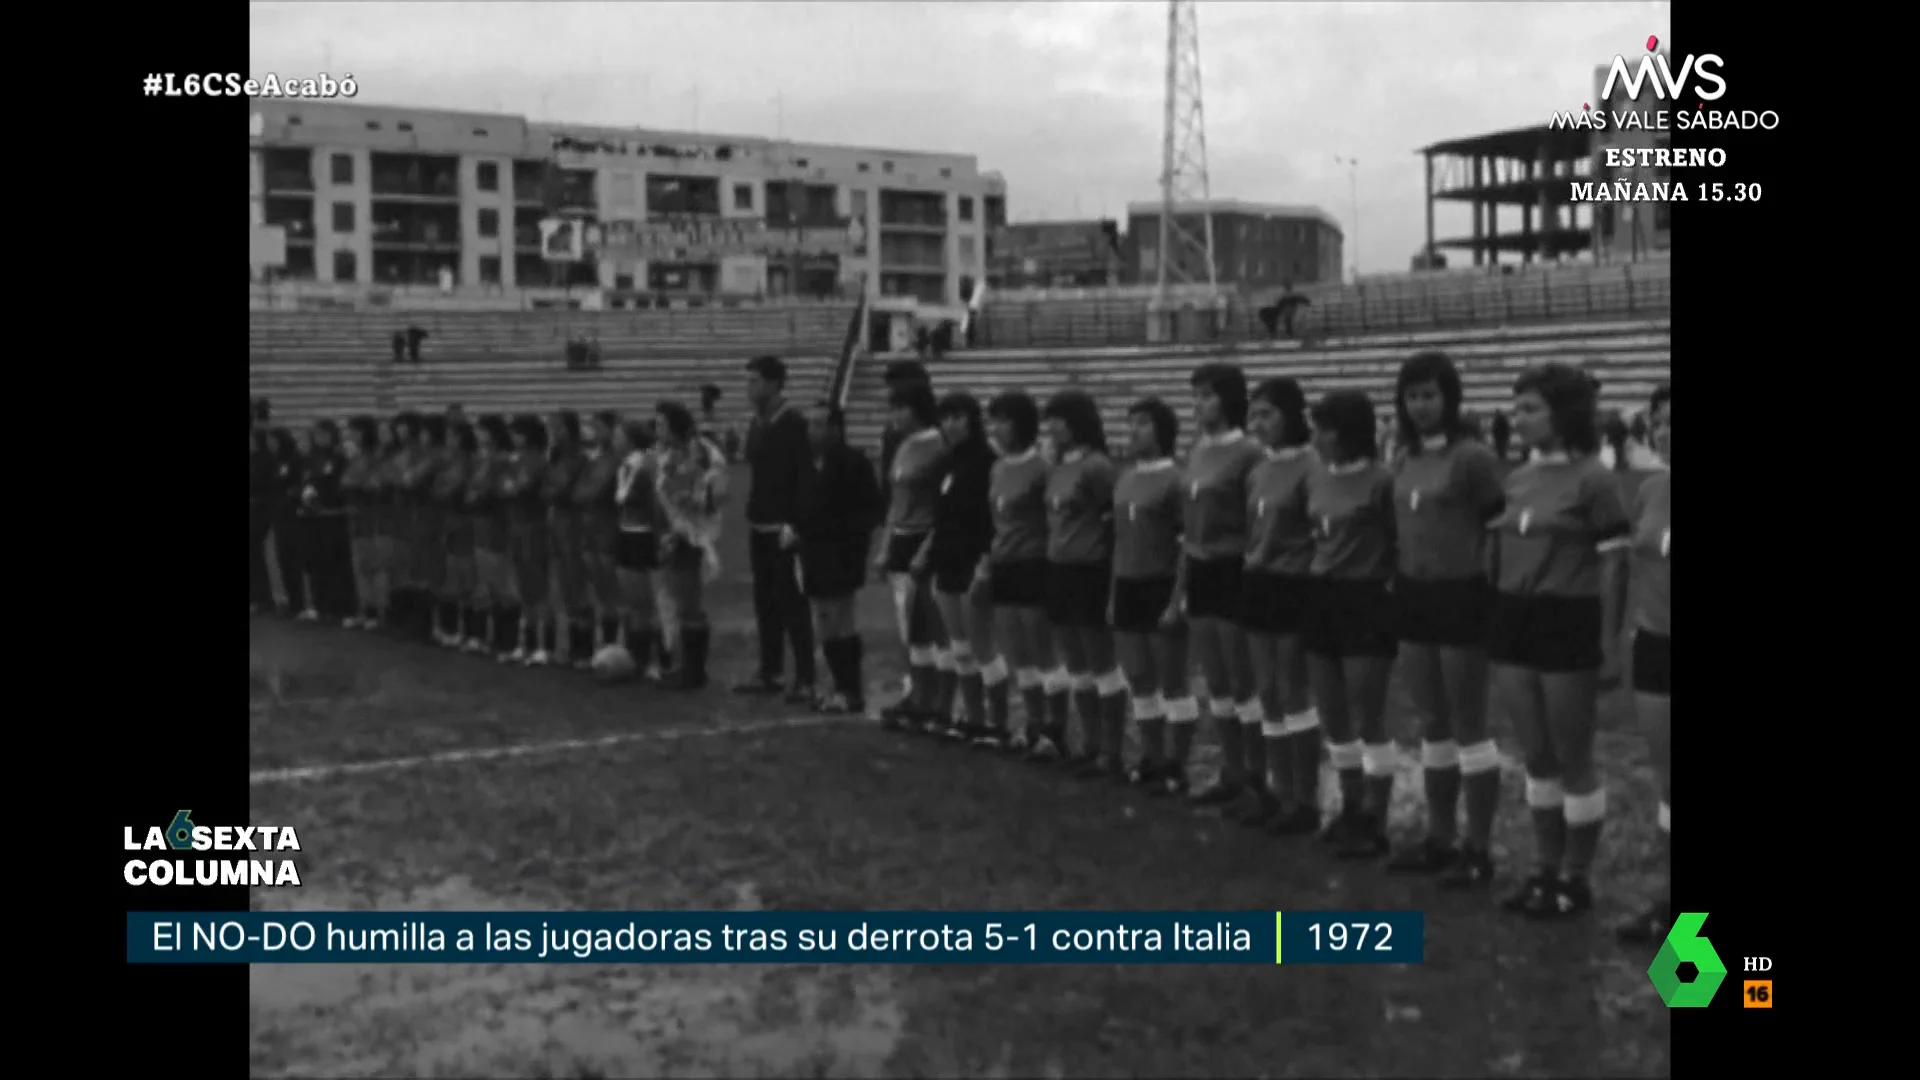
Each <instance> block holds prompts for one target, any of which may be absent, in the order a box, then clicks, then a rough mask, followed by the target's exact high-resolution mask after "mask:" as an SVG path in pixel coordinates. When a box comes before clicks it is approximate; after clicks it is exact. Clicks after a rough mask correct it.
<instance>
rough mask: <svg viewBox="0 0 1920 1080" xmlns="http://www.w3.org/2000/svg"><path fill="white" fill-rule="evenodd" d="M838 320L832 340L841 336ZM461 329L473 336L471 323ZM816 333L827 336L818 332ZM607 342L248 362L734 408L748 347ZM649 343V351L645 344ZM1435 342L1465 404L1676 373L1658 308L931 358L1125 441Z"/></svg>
mask: <svg viewBox="0 0 1920 1080" xmlns="http://www.w3.org/2000/svg"><path fill="white" fill-rule="evenodd" d="M838 317H839V318H840V319H841V320H842V325H841V327H839V328H838V329H836V330H835V331H834V333H833V335H831V336H832V337H835V338H837V335H838V334H839V333H842V332H844V329H845V326H844V320H845V313H841V314H840V315H839V316H838ZM469 332H471V331H469ZM821 334H822V339H821V340H825V338H826V337H828V336H829V335H826V333H825V330H824V328H823V329H822V331H821ZM617 340H619V341H620V343H619V344H613V343H609V338H608V337H603V338H602V342H603V344H604V345H605V346H606V348H605V361H604V366H603V367H601V368H599V369H596V370H592V371H568V370H566V369H565V368H564V366H563V365H562V364H561V362H560V360H559V358H558V346H557V343H555V342H547V343H546V344H545V346H543V347H542V348H540V349H531V348H525V347H522V349H515V350H510V349H509V348H507V347H503V346H504V345H505V344H506V343H499V342H496V343H492V344H493V346H494V347H493V348H491V350H490V351H480V348H479V346H473V347H472V349H473V351H471V352H463V353H462V354H461V355H462V356H463V357H465V358H464V359H463V360H462V361H461V362H459V363H450V362H429V363H423V364H421V365H418V366H416V365H412V364H398V365H396V364H392V363H389V362H387V360H386V357H387V355H388V354H387V352H386V351H384V349H370V350H363V352H362V353H361V354H360V355H359V356H357V357H355V358H351V359H349V358H347V357H345V356H342V355H341V354H339V353H338V351H337V349H336V351H333V352H330V353H329V352H325V351H323V350H318V349H313V350H310V351H306V352H295V351H293V350H291V349H289V350H287V351H286V352H282V353H280V354H278V355H279V356H287V355H289V354H291V355H294V356H302V355H304V356H332V357H333V358H332V359H298V360H296V359H273V360H266V359H256V360H255V362H253V363H251V364H249V366H248V376H249V377H248V384H249V391H250V393H251V394H252V395H255V396H260V395H264V396H266V397H269V398H270V399H272V401H273V405H274V418H275V419H276V421H279V422H282V423H295V424H298V423H305V422H308V421H311V420H313V419H317V418H319V417H323V416H325V417H334V418H345V417H347V416H351V415H354V414H356V413H362V412H379V413H387V412H392V411H394V410H396V409H402V408H411V409H421V410H434V411H437V410H440V409H443V408H445V407H446V406H447V405H449V404H452V403H455V402H458V403H460V404H462V405H464V406H466V407H467V409H468V410H469V411H470V412H488V411H512V412H545V411H550V410H553V409H558V408H572V409H579V410H583V411H584V410H590V409H616V410H620V411H622V412H636V411H644V410H649V409H651V408H652V406H653V404H654V403H655V402H657V401H659V400H661V399H663V398H677V399H679V400H680V401H682V402H688V403H692V402H694V401H696V400H697V399H698V388H699V386H700V385H701V384H703V383H707V382H713V383H717V384H719V385H720V386H721V387H723V388H724V389H725V390H726V392H727V397H726V399H725V400H724V401H723V412H725V413H726V414H728V415H731V416H739V415H740V414H741V412H742V410H743V409H744V400H743V396H742V394H741V392H740V390H739V387H740V386H741V381H742V378H743V376H742V375H741V368H740V362H741V361H742V360H743V359H744V358H745V357H746V356H748V355H751V354H752V352H754V351H756V350H757V349H759V346H755V345H747V344H736V345H731V346H714V345H712V343H711V342H703V343H701V344H702V345H704V346H706V347H704V348H701V349H698V350H695V349H686V350H683V351H677V352H674V353H673V354H671V355H668V354H666V353H665V351H664V350H663V351H661V352H660V353H656V354H652V355H642V354H641V353H640V351H639V350H638V349H637V348H636V347H634V346H633V345H631V344H630V343H628V342H626V341H625V340H624V339H617ZM649 348H651V346H649ZM1422 348H1437V349H1444V350H1446V352H1447V353H1448V354H1449V355H1451V356H1452V357H1453V358H1454V359H1455V361H1456V362H1457V363H1458V364H1459V365H1460V367H1461V372H1462V376H1463V378H1464V379H1465V382H1466V388H1467V405H1468V408H1470V409H1473V410H1477V411H1479V412H1482V413H1488V414H1490V413H1491V412H1492V411H1494V410H1495V409H1497V408H1499V407H1501V406H1502V405H1503V403H1504V402H1505V401H1506V400H1507V398H1508V396H1509V394H1510V392H1511V388H1512V382H1513V377H1514V375H1516V374H1517V373H1518V372H1519V371H1520V370H1521V369H1523V368H1525V367H1526V366H1528V365H1530V364H1535V363H1540V362H1542V361H1546V360H1562V361H1565V362H1568V363H1574V364H1578V365H1581V366H1583V367H1585V368H1587V369H1588V370H1590V371H1593V372H1594V373H1595V374H1596V375H1597V376H1598V377H1599V378H1600V380H1601V387H1602V397H1603V400H1604V402H1605V403H1606V404H1607V405H1608V406H1609V407H1616V408H1623V409H1632V408H1637V407H1639V406H1640V405H1642V404H1644V403H1645V401H1646V398H1647V395H1648V394H1649V393H1651V392H1652V389H1653V386H1654V385H1655V384H1656V383H1657V382H1659V381H1660V380H1662V379H1665V378H1668V377H1669V375H1670V372H1671V369H1672V334H1671V330H1670V324H1669V323H1668V321H1667V320H1666V319H1665V318H1664V317H1661V318H1639V319H1612V320H1595V321H1591V322H1566V323H1558V324H1548V325H1536V326H1519V327H1507V328H1498V327H1494V328H1476V327H1467V328H1460V329H1451V330H1430V331H1415V332H1403V333H1397V334H1378V333H1376V334H1366V335H1354V336H1346V337H1327V338H1324V339H1321V340H1318V341H1315V342H1313V343H1312V344H1311V345H1306V344H1302V343H1300V342H1278V343H1275V342H1261V343H1250V344H1242V345H1228V346H1218V345H1215V346H1193V345H1158V346H1132V347H1115V348H1082V349H1074V350H1071V351H1057V352H1056V351H1048V350H1034V349H1017V350H982V351H973V352H964V353H957V354H953V355H951V356H949V357H948V358H946V359H945V360H942V361H938V362H936V363H935V364H934V365H933V370H934V378H935V380H936V383H937V385H938V386H939V388H940V389H941V390H943V391H944V390H952V389H964V390H968V391H970V392H972V393H974V394H976V395H979V396H981V397H982V398H983V399H984V398H986V397H988V396H991V395H992V394H994V393H997V392H999V391H1002V390H1010V389H1015V388H1021V389H1025V390H1027V391H1029V392H1030V393H1033V394H1035V395H1036V396H1040V397H1044V396H1045V395H1046V394H1050V393H1052V392H1053V391H1055V390H1057V389H1059V388H1061V387H1063V386H1069V385H1071V386H1079V387H1081V388H1083V389H1086V390H1087V391H1088V392H1090V393H1092V394H1094V395H1095V397H1096V398H1097V399H1098V400H1099V401H1100V402H1101V403H1102V405H1103V406H1104V407H1105V412H1106V422H1107V430H1108V433H1109V435H1110V436H1112V437H1114V438H1115V439H1116V440H1118V439H1120V438H1121V437H1122V433H1123V431H1124V430H1125V429H1124V424H1123V421H1124V413H1125V409H1126V407H1127V405H1129V404H1130V403H1132V402H1133V401H1134V400H1136V399H1138V398H1141V397H1144V396H1147V395H1149V394H1153V395H1158V396H1160V397H1162V398H1165V399H1166V400H1167V401H1168V402H1170V403H1172V404H1173V405H1174V406H1175V407H1176V408H1177V409H1178V410H1179V411H1180V413H1181V416H1182V423H1183V424H1187V425H1189V427H1190V422H1191V421H1190V416H1189V415H1188V398H1189V391H1188V388H1187V378H1188V375H1189V374H1190V373H1191V372H1192V370H1193V368H1194V367H1195V366H1196V365H1197V364H1199V363H1201V362H1203V361H1205V360H1208V359H1223V360H1231V361H1233V362H1235V363H1239V364H1241V365H1243V366H1245V367H1246V369H1247V372H1248V375H1249V377H1250V378H1253V379H1260V378H1266V377H1269V376H1273V375H1281V374H1285V375H1291V376H1293V377H1295V378H1298V379H1299V380H1301V382H1302V383H1304V384H1305V386H1306V388H1307V390H1308V393H1309V394H1310V395H1317V394H1320V393H1324V392H1326V391H1328V390H1332V389H1337V388H1354V389H1363V390H1366V391H1368V392H1369V393H1371V394H1372V395H1373V396H1374V398H1375V400H1376V401H1377V402H1379V404H1380V406H1381V407H1382V408H1383V409H1384V408H1386V407H1387V405H1388V403H1389V401H1390V397H1391V393H1392V386H1393V379H1394V375H1395V373H1396V371H1397V370H1398V366H1399V364H1400V362H1401V361H1402V360H1404V359H1405V358H1406V356H1407V355H1408V354H1409V353H1411V352H1413V351H1414V350H1416V349H1422ZM837 349H838V342H837V340H835V341H833V342H832V343H831V344H828V345H826V346H825V347H819V348H815V349H812V350H810V351H806V352H792V351H787V350H780V351H782V352H784V353H785V355H786V357H787V361H788V364H789V365H790V366H791V369H792V372H793V382H792V394H793V396H795V397H796V398H801V399H807V398H813V397H817V396H819V395H820V394H822V393H824V391H825V389H826V387H827V385H828V383H829V382H830V381H831V379H832V377H833V370H834V366H835V360H836V356H835V353H836V352H837ZM884 367H885V364H884V362H883V361H882V360H880V359H877V358H876V359H866V360H863V361H862V362H861V363H860V364H859V365H858V367H857V368H856V370H855V372H854V381H853V389H852V393H851V395H850V399H849V406H848V414H849V415H848V421H849V427H850V429H851V434H852V436H853V438H854V439H855V441H856V442H857V444H859V445H862V446H869V447H870V446H874V445H876V444H877V443H878V441H879V432H880V428H881V426H882V425H883V424H884V423H885V417H886V406H885V394H884V390H883V387H882V383H881V372H882V370H883V369H884Z"/></svg>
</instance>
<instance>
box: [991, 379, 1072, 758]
mask: <svg viewBox="0 0 1920 1080" xmlns="http://www.w3.org/2000/svg"><path fill="white" fill-rule="evenodd" d="M987 419H988V423H989V428H990V432H991V434H992V436H993V442H994V445H995V446H996V447H997V448H998V449H999V451H1000V457H999V460H997V461H995V462H994V463H993V475H992V478H991V481H990V483H989V487H990V489H991V491H990V497H991V499H992V501H993V543H992V545H991V546H990V547H989V549H988V551H987V555H986V558H985V559H983V560H982V561H981V567H980V570H979V573H980V574H982V575H985V577H986V578H987V589H988V592H989V593H990V594H991V596H992V600H993V638H994V641H995V642H997V643H998V644H999V646H1000V653H1001V656H1003V657H1006V658H1007V660H1008V662H1010V663H1011V665H1012V667H1013V681H1014V685H1015V686H1017V687H1018V688H1019V690H1020V699H1021V703H1022V705H1023V706H1024V709H1025V713H1026V719H1025V723H1024V724H1023V725H1022V726H1021V729H1020V730H1019V731H1017V732H1012V733H1011V734H1010V735H1009V736H1008V738H1007V741H1006V744H1005V745H1006V747H1007V749H1008V750H1010V751H1012V752H1014V753H1021V754H1024V753H1029V752H1033V751H1034V750H1035V748H1036V746H1037V744H1038V740H1039V739H1040V736H1041V733H1042V731H1043V729H1045V727H1046V726H1047V723H1048V721H1047V687H1046V677H1047V675H1048V674H1049V673H1050V672H1052V671H1053V666H1054V660H1053V640H1052V635H1051V632H1050V631H1049V629H1048V627H1047V470H1048V469H1049V468H1051V464H1050V463H1049V462H1048V461H1047V459H1046V457H1045V456H1044V455H1042V454H1041V453H1040V447H1039V446H1038V445H1037V444H1038V441H1039V438H1040V407H1039V405H1037V404H1035V403H1034V400H1033V398H1031V397H1029V396H1028V395H1027V394H1026V393H1025V392H1024V391H1020V390H1012V391H1008V392H1007V393H1004V394H999V395H996V396H995V397H994V399H993V400H992V401H991V402H990V403H988V405H987ZM1003 681H1004V680H1003ZM1047 745H1048V750H1047V751H1046V752H1047V753H1051V752H1052V751H1053V749H1054V748H1053V745H1052V743H1051V742H1049V743H1048V744H1047Z"/></svg>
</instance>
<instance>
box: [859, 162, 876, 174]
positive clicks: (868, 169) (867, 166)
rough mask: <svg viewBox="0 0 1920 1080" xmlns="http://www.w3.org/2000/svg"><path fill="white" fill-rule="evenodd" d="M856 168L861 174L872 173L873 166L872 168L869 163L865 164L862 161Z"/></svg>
mask: <svg viewBox="0 0 1920 1080" xmlns="http://www.w3.org/2000/svg"><path fill="white" fill-rule="evenodd" d="M856 168H858V169H859V170H860V171H861V172H872V171H873V166H872V165H871V164H869V163H867V162H864V161H863V162H861V163H860V164H859V165H858V166H856Z"/></svg>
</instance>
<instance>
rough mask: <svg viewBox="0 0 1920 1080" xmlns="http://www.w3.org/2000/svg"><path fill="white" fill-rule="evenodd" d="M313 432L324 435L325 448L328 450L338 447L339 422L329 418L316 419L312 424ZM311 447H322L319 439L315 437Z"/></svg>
mask: <svg viewBox="0 0 1920 1080" xmlns="http://www.w3.org/2000/svg"><path fill="white" fill-rule="evenodd" d="M313 433H314V434H315V435H325V436H326V437H327V445H326V447H325V449H329V450H338V449H340V425H339V424H336V423H334V422H333V421H331V420H320V421H316V422H315V423H314V425H313ZM313 448H314V449H315V450H319V449H322V447H321V446H320V443H319V440H317V439H316V440H315V441H314V446H313Z"/></svg>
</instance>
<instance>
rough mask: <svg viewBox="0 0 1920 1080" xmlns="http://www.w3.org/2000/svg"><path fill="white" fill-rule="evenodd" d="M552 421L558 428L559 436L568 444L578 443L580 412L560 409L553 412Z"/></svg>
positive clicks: (576, 444)
mask: <svg viewBox="0 0 1920 1080" xmlns="http://www.w3.org/2000/svg"><path fill="white" fill-rule="evenodd" d="M553 419H554V422H555V423H556V424H557V425H558V426H559V428H560V438H561V440H562V441H563V442H565V443H566V444H567V445H568V446H578V445H580V414H579V413H577V412H574V411H573V410H572V409H561V410H560V411H559V412H557V413H554V414H553Z"/></svg>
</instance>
